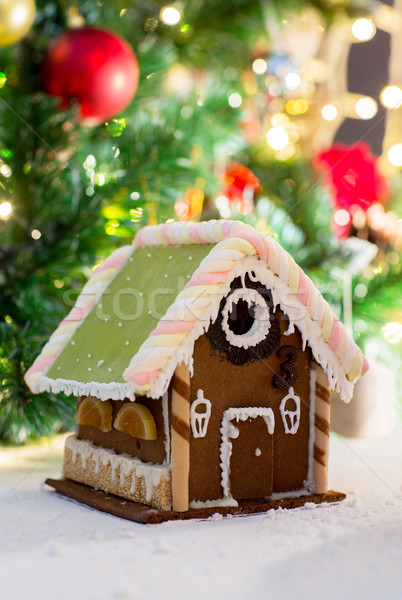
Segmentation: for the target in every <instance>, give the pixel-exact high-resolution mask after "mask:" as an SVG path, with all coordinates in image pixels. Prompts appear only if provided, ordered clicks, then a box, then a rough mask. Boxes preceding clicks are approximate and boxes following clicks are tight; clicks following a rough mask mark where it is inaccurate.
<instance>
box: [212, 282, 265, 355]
mask: <svg viewBox="0 0 402 600" xmlns="http://www.w3.org/2000/svg"><path fill="white" fill-rule="evenodd" d="M244 275H245V274H244ZM239 300H244V301H245V302H247V304H248V305H249V307H250V308H251V307H252V308H253V309H254V322H253V324H252V326H251V328H250V330H249V331H247V332H246V333H245V334H243V335H236V334H235V333H234V332H233V331H232V330H231V329H230V328H229V322H228V321H229V314H230V313H231V311H232V308H233V305H234V304H237V303H238V302H239ZM269 316H270V315H269V307H268V305H267V303H266V302H265V300H264V298H263V297H262V296H261V294H259V293H258V292H257V290H255V289H252V288H246V287H244V288H240V289H236V290H234V291H233V292H232V293H231V294H230V295H229V296H228V298H227V300H226V304H225V306H224V307H223V310H222V317H223V318H222V329H223V331H224V333H225V336H226V339H227V341H228V342H229V343H230V344H232V346H236V347H237V348H246V349H247V348H250V346H256V345H257V344H259V343H260V342H262V340H264V339H265V338H266V336H267V335H268V332H269V329H270V326H271V323H270V318H269Z"/></svg>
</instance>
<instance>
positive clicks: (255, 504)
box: [45, 479, 346, 524]
mask: <svg viewBox="0 0 402 600" xmlns="http://www.w3.org/2000/svg"><path fill="white" fill-rule="evenodd" d="M45 483H46V484H47V485H48V486H50V487H52V488H53V489H54V490H55V491H56V492H58V493H60V494H63V495H64V496H68V497H69V498H72V499H73V500H76V501H77V502H81V503H82V504H86V505H87V506H90V507H91V508H95V509H97V510H100V511H102V512H106V513H109V514H111V515H114V516H115V517H120V518H122V519H127V520H128V521H135V522H137V523H145V524H157V523H163V522H164V521H175V520H188V519H208V518H209V517H211V516H212V515H214V514H216V513H218V514H221V515H223V516H226V515H233V516H241V515H242V516H245V515H252V514H256V513H263V512H267V511H268V510H270V509H271V508H273V509H276V508H299V507H300V506H303V505H304V504H307V503H308V502H312V503H313V504H321V503H323V502H326V503H334V502H340V501H341V500H344V498H346V495H345V494H343V493H342V492H334V491H332V490H331V491H329V492H327V493H326V494H312V495H311V496H297V497H293V498H283V499H282V500H243V501H240V502H239V506H236V507H233V506H213V507H208V508H197V509H191V510H189V511H187V512H173V511H165V510H158V509H156V508H152V507H150V506H145V505H144V504H138V503H136V502H132V501H131V500H125V499H124V498H120V497H119V496H114V495H113V494H108V493H106V492H102V491H100V490H95V489H93V488H91V487H89V486H87V485H84V484H83V483H77V482H76V481H72V480H71V479H46V481H45Z"/></svg>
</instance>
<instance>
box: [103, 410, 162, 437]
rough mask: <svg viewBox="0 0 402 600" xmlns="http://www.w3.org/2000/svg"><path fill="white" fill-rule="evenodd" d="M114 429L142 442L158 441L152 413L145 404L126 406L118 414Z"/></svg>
mask: <svg viewBox="0 0 402 600" xmlns="http://www.w3.org/2000/svg"><path fill="white" fill-rule="evenodd" d="M114 428H115V429H118V430H119V431H122V432H123V433H128V435H132V436H133V437H136V438H140V439H141V440H156V438H157V431H156V425H155V420H154V418H153V416H152V413H151V411H150V410H149V409H148V408H147V407H146V406H144V405H143V404H137V403H136V402H135V403H133V404H125V405H124V406H123V407H122V408H121V409H120V410H119V412H118V414H117V417H116V419H115V422H114Z"/></svg>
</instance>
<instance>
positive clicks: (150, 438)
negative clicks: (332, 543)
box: [26, 221, 367, 520]
mask: <svg viewBox="0 0 402 600" xmlns="http://www.w3.org/2000/svg"><path fill="white" fill-rule="evenodd" d="M366 369H367V363H366V361H365V359H364V357H363V355H362V353H361V351H360V350H359V348H358V347H357V346H356V345H355V343H354V342H353V340H352V339H351V338H350V337H349V335H348V333H347V332H346V330H345V328H344V327H343V325H342V324H341V323H340V322H339V320H338V319H337V317H336V316H335V315H334V313H333V312H332V311H331V309H330V307H329V305H328V304H327V302H326V301H325V300H324V298H323V297H322V295H321V294H320V293H319V292H318V290H317V289H316V287H315V286H314V284H313V283H312V281H311V280H310V279H309V278H308V277H307V276H306V275H305V274H304V273H303V271H302V270H301V269H300V268H299V267H298V266H297V265H296V263H295V261H294V260H293V259H292V257H290V256H289V254H288V253H287V252H285V250H283V248H282V247H281V246H280V245H279V244H278V243H277V242H276V241H275V240H273V239H272V238H270V237H269V236H267V235H263V234H261V233H259V232H257V231H255V230H254V229H253V228H252V227H250V226H248V225H245V224H243V223H241V222H237V221H209V222H205V223H198V224H194V223H193V224H191V223H171V224H165V225H161V226H153V227H146V228H144V229H142V230H141V231H139V233H138V234H137V235H136V237H135V240H134V243H133V245H131V246H125V247H123V248H120V249H119V250H117V251H115V252H114V253H113V254H112V255H111V256H110V257H109V258H108V259H107V260H106V261H105V263H104V264H103V265H102V266H101V267H99V268H98V269H97V270H96V271H95V272H94V273H93V275H92V277H91V279H90V280H89V282H88V283H87V285H86V286H85V288H84V289H83V291H82V293H81V295H80V297H79V298H78V300H77V303H76V306H75V307H74V308H73V310H72V311H71V313H70V314H69V315H68V316H67V317H66V319H65V320H64V321H63V322H62V323H61V324H60V326H59V328H58V329H57V330H56V331H55V333H54V334H53V335H52V337H51V338H50V340H49V342H48V343H47V344H46V345H45V347H44V348H43V351H42V353H41V354H40V356H39V357H38V358H37V360H36V361H35V363H34V364H33V366H32V367H31V369H30V370H29V371H28V373H27V375H26V380H27V383H28V385H29V386H30V387H31V389H32V391H34V392H39V391H46V390H53V391H54V392H58V391H64V392H65V393H68V394H74V395H75V396H76V397H77V432H76V435H74V436H71V437H69V438H67V441H66V447H65V458H64V467H63V473H64V477H65V480H63V481H62V482H59V483H57V482H53V483H52V485H54V487H56V488H57V489H59V490H60V491H62V492H63V493H65V494H68V495H72V496H74V497H79V499H80V500H81V501H85V498H86V497H87V498H88V501H87V503H88V504H91V502H92V504H91V505H96V502H95V500H94V497H93V492H92V491H91V489H98V490H103V492H106V493H109V494H113V495H114V496H118V497H121V498H124V499H125V501H131V502H127V503H126V504H124V502H121V503H120V508H118V509H115V511H114V512H115V514H119V515H120V516H127V518H134V517H130V516H129V513H130V514H131V515H132V514H134V513H136V511H135V510H134V509H132V508H129V507H130V506H131V507H132V503H136V504H139V505H143V508H144V510H145V507H146V506H148V507H152V509H150V510H151V511H152V515H155V514H158V515H159V516H158V519H159V520H163V519H164V515H165V517H166V518H176V517H177V516H180V515H182V516H184V515H185V517H186V518H189V517H191V516H200V515H207V514H210V513H211V511H214V512H216V511H217V510H218V511H221V512H224V513H227V512H234V513H236V512H239V511H240V512H245V511H246V512H247V510H248V511H250V512H252V511H253V508H252V507H253V506H254V510H264V507H265V509H266V508H267V507H270V506H272V505H275V506H276V505H279V504H280V503H281V502H282V503H283V502H285V504H286V503H287V505H300V503H302V502H304V501H306V500H309V501H311V500H313V501H315V502H319V501H325V500H334V499H335V500H336V499H339V498H340V497H341V495H338V496H336V495H335V496H334V495H329V496H326V493H327V476H328V473H327V468H328V447H329V429H330V424H329V412H330V393H329V390H330V389H336V390H337V391H339V392H340V394H341V397H342V399H343V400H345V401H348V400H349V399H350V397H351V394H352V390H353V384H354V382H355V381H356V380H357V379H358V378H359V377H360V376H361V375H362V374H364V372H365V371H366ZM72 482H75V483H74V484H73V483H72ZM78 484H83V486H82V487H81V488H78V487H77V485H78ZM87 486H89V487H87ZM78 489H79V491H77V490H78ZM74 490H75V491H74ZM85 490H86V492H85ZM85 493H86V494H87V495H85ZM91 498H92V499H91ZM98 501H99V502H98V507H99V508H100V509H101V510H105V508H102V506H101V504H102V502H101V501H100V496H98ZM94 502H95V504H94ZM113 502H114V503H116V502H117V503H118V499H116V500H113ZM278 503H279V504H278ZM106 504H107V502H106ZM109 504H110V503H109ZM125 506H126V508H124V507H125ZM239 507H240V508H239ZM242 507H243V508H242ZM244 507H248V509H247V508H245V509H244ZM255 507H259V508H255ZM243 509H244V510H243ZM116 511H117V512H116ZM125 511H126V513H127V515H125V514H124V513H125ZM111 512H113V511H111ZM136 514H138V511H137V513H136ZM169 515H170V517H169ZM172 515H173V516H172ZM134 520H144V519H142V518H137V519H134Z"/></svg>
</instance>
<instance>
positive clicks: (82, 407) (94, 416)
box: [76, 396, 113, 431]
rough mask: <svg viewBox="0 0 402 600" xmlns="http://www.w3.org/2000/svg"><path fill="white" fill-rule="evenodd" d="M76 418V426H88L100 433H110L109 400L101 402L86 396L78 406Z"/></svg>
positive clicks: (110, 407)
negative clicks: (98, 430)
mask: <svg viewBox="0 0 402 600" xmlns="http://www.w3.org/2000/svg"><path fill="white" fill-rule="evenodd" d="M76 418H77V423H78V425H89V426H90V427H96V428H97V429H100V430H101V431H111V429H112V418H113V411H112V403H111V402H110V400H106V401H105V402H102V400H99V398H95V397H94V396H86V397H85V398H83V399H82V400H81V402H80V404H79V406H78V409H77V417H76Z"/></svg>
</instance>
